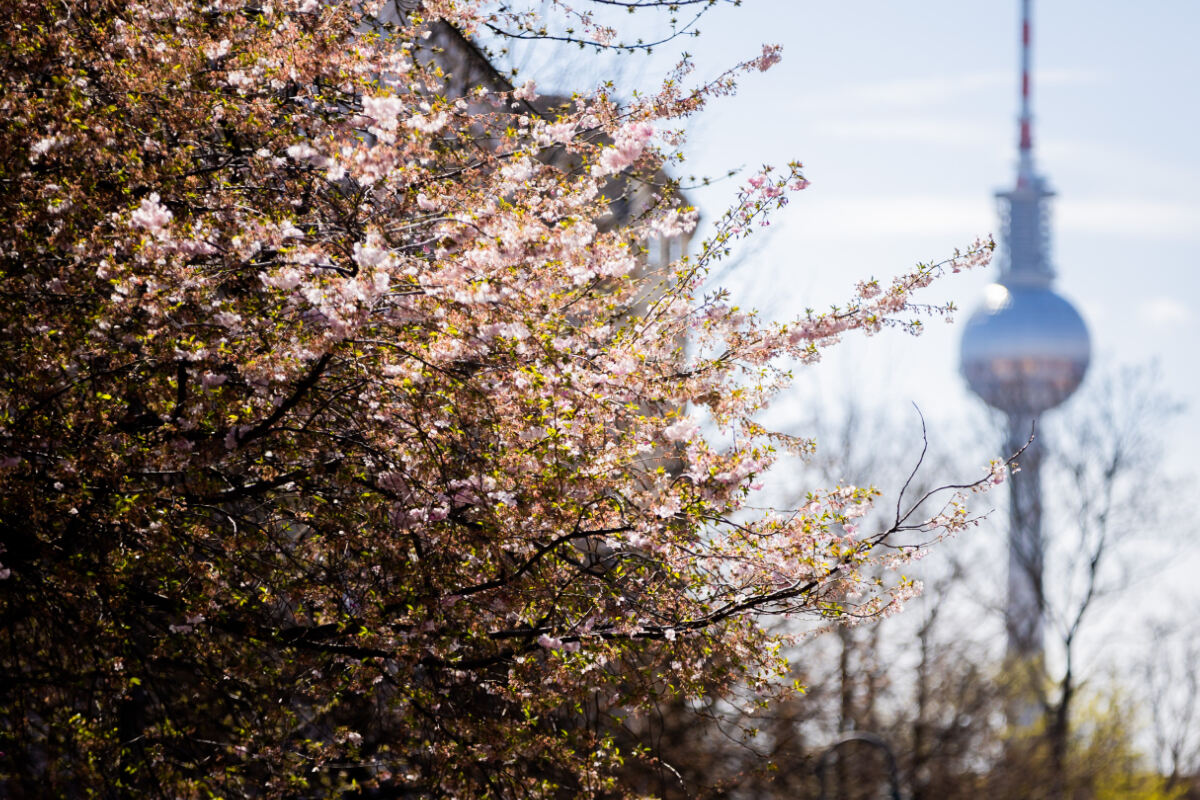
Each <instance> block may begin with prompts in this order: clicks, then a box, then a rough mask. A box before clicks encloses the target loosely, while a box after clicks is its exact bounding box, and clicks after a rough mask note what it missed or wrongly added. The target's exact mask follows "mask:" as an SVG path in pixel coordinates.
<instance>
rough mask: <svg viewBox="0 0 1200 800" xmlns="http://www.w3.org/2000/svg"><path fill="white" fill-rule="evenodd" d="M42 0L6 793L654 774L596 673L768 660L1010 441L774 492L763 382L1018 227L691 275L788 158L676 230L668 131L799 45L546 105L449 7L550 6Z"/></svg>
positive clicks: (14, 417) (6, 121)
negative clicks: (769, 274)
mask: <svg viewBox="0 0 1200 800" xmlns="http://www.w3.org/2000/svg"><path fill="white" fill-rule="evenodd" d="M9 8H10V24H9V25H8V26H6V27H5V30H4V32H3V33H2V34H0V36H3V48H2V50H0V52H2V53H3V56H2V60H0V69H2V70H3V77H2V79H0V80H2V84H0V85H2V86H3V87H4V91H3V93H0V120H2V122H0V184H2V190H0V292H2V293H3V300H4V302H3V303H2V304H0V354H2V355H0V542H2V546H3V551H2V552H0V565H2V566H0V598H2V599H0V613H2V615H3V624H2V625H0V631H2V633H0V636H2V644H0V652H3V655H2V656H0V730H2V731H3V732H2V733H0V751H2V755H0V786H2V787H3V792H4V793H5V794H7V795H9V796H47V795H63V796H76V795H79V796H83V795H93V794H95V795H103V796H110V795H111V796H124V795H133V796H154V797H217V796H225V797H241V796H267V797H283V796H288V797H293V796H298V797H308V796H332V795H339V794H343V793H348V794H350V795H351V796H376V797H382V796H460V797H508V796H514V797H515V796H521V797H525V796H560V795H570V796H599V795H605V796H608V795H614V796H616V795H622V794H625V793H627V791H628V787H623V786H620V785H618V783H617V781H616V778H615V776H616V775H617V773H618V768H619V766H620V764H621V763H622V762H623V761H624V760H626V759H631V758H639V757H640V756H641V754H640V753H639V752H638V751H637V750H636V749H630V748H625V749H622V747H621V746H619V745H618V744H617V742H616V739H615V738H614V737H613V736H612V735H611V732H610V731H609V730H608V729H607V728H606V727H605V725H603V724H601V719H602V718H603V717H604V712H605V710H606V709H617V708H620V709H637V708H639V707H645V706H647V705H649V704H653V703H654V702H656V699H657V698H658V697H659V696H660V695H662V694H664V693H666V694H669V695H671V696H672V697H681V698H689V697H698V696H700V695H702V694H707V695H713V694H716V695H719V694H720V693H721V692H722V691H724V690H726V689H727V688H728V687H730V686H732V685H734V684H735V683H740V682H745V681H748V682H749V684H750V685H752V686H758V687H760V688H763V689H764V690H765V689H767V688H769V687H770V686H771V685H772V683H773V681H775V679H776V678H777V677H779V676H781V675H785V674H786V672H787V665H786V663H785V661H784V659H783V658H781V656H780V652H781V650H780V647H781V640H780V637H779V636H777V635H775V634H772V633H769V632H768V630H767V628H766V627H765V625H764V621H765V620H767V619H769V618H772V617H774V616H777V615H781V614H794V613H803V614H812V615H818V616H821V617H825V618H828V619H829V620H831V621H836V620H838V619H841V618H843V617H846V616H847V615H853V616H855V617H857V618H861V617H863V616H868V615H873V614H879V613H884V612H888V611H891V610H894V609H895V608H896V607H897V605H898V604H899V603H900V602H901V601H902V600H903V599H904V598H905V597H907V596H909V595H911V594H912V593H913V592H914V591H915V589H916V587H915V586H914V585H913V584H912V583H911V582H910V581H907V580H905V579H903V578H902V577H901V576H900V575H899V572H898V569H899V567H900V566H901V565H902V564H903V563H904V561H905V560H906V559H907V558H908V557H909V556H910V555H911V551H910V550H905V549H892V548H890V547H889V548H877V547H876V545H878V544H879V543H880V542H882V541H883V539H884V537H885V536H889V535H894V534H896V533H897V532H901V531H904V530H918V531H921V532H922V540H923V541H927V540H929V539H930V538H931V537H936V536H938V535H941V534H944V533H946V532H951V531H954V530H956V529H958V528H961V527H962V526H964V525H966V524H968V523H969V521H970V517H969V516H968V512H967V511H966V509H965V507H964V506H963V494H964V493H966V492H967V491H968V490H970V489H972V488H979V487H980V486H983V485H985V484H986V483H988V482H990V481H991V480H995V479H997V478H998V477H999V476H1000V475H1001V474H1002V471H1003V468H1004V467H1003V465H1002V464H998V465H995V466H994V467H993V470H992V472H991V473H989V474H988V475H987V476H986V477H985V478H984V479H982V480H981V481H980V482H979V483H977V484H971V485H967V486H963V487H957V489H954V487H951V488H952V489H954V490H952V491H950V492H949V493H947V494H945V495H943V497H944V498H945V500H944V503H943V504H942V505H941V506H940V510H939V511H938V512H937V513H936V514H935V515H934V516H933V517H918V516H917V515H916V514H915V513H912V512H905V509H904V508H902V507H901V506H899V505H898V506H897V514H896V517H895V520H894V523H893V524H892V525H891V526H890V530H888V531H882V532H880V533H879V534H878V535H866V534H865V533H856V532H855V531H854V528H853V520H854V519H855V518H857V517H859V516H861V515H862V513H864V512H865V510H866V509H867V508H868V507H869V506H870V504H871V503H872V501H873V499H874V497H875V495H876V492H875V491H874V490H873V489H870V488H858V487H852V486H835V487H833V488H829V489H816V488H814V489H813V490H812V491H811V492H810V493H809V494H808V496H807V498H806V499H805V502H804V505H803V507H801V508H798V509H782V510H775V511H771V512H767V513H761V512H753V513H752V512H751V510H750V509H749V507H748V506H747V500H748V498H750V497H752V495H753V490H754V486H755V482H756V478H757V476H758V475H760V474H761V473H762V472H763V471H764V470H766V469H767V468H768V467H769V466H770V464H771V463H772V460H773V459H774V458H775V455H776V453H777V452H785V451H788V450H796V449H799V450H803V449H805V448H806V447H807V444H806V443H805V442H804V441H803V440H796V439H792V438H790V437H787V436H783V435H781V434H776V433H772V432H770V431H768V430H765V429H764V428H763V427H762V426H761V425H759V424H758V423H756V422H755V415H756V414H757V413H758V412H760V411H761V410H762V409H763V408H765V407H766V405H767V404H768V403H769V402H770V400H771V398H772V397H773V396H774V395H776V394H777V393H778V392H779V391H780V390H781V389H783V388H784V387H786V386H788V385H789V382H790V381H791V379H792V375H791V373H790V372H789V368H793V367H796V366H797V365H803V364H804V363H807V362H811V361H813V360H815V359H817V358H818V357H819V354H820V351H821V349H822V348H824V347H826V346H828V345H831V344H833V343H834V342H836V341H837V339H838V338H839V337H840V336H842V335H843V334H846V333H848V332H852V331H863V332H866V333H872V332H875V331H877V330H879V329H881V328H882V327H884V326H898V327H902V328H904V327H907V328H910V329H911V328H915V327H917V326H919V325H920V318H921V317H922V316H925V315H926V314H928V313H934V312H937V311H939V310H940V309H939V308H938V307H936V306H925V305H920V304H918V303H916V302H915V301H914V299H913V293H914V292H916V291H917V290H919V289H921V288H923V287H925V286H927V285H928V284H929V283H930V282H931V281H932V280H934V279H935V278H936V277H937V276H938V275H940V274H941V273H943V272H946V271H957V270H959V269H962V268H965V267H970V266H975V265H978V264H980V263H983V262H985V261H986V260H987V257H988V255H989V253H990V246H988V245H987V244H977V245H976V246H973V247H972V248H970V249H968V250H966V251H965V252H963V253H956V254H955V255H954V256H953V257H951V258H950V259H948V260H946V261H945V262H943V263H940V264H930V265H919V266H917V267H916V268H915V269H913V270H912V271H911V272H909V273H907V274H904V275H902V276H900V277H898V278H896V279H895V280H894V281H893V282H891V283H890V284H880V283H879V282H877V281H864V282H862V283H860V284H859V285H858V287H857V290H856V291H855V292H854V295H853V297H852V298H851V299H850V300H849V302H847V303H846V304H845V305H843V306H840V307H838V308H835V309H832V310H830V311H829V312H826V313H820V314H818V313H806V314H801V315H799V316H798V317H797V318H796V319H794V320H792V321H790V322H785V323H767V322H764V321H762V320H760V319H759V318H757V317H756V316H754V315H753V314H750V313H747V312H744V311H742V310H739V309H738V308H736V307H733V306H732V305H730V304H729V303H728V301H727V298H726V296H725V295H724V294H722V293H713V294H707V295H706V294H702V293H701V290H700V287H701V286H702V285H703V283H704V281H705V278H706V275H708V274H709V271H710V269H711V268H712V265H713V264H715V263H716V262H717V261H718V260H719V259H720V258H722V257H723V256H724V255H725V254H727V253H728V252H729V250H730V249H731V248H732V247H733V246H734V244H735V243H736V241H737V240H739V239H741V238H743V237H745V236H746V235H748V234H749V233H750V232H751V231H752V230H753V228H754V227H755V226H757V225H759V224H760V223H761V222H762V221H763V220H765V218H766V215H767V214H768V213H769V212H771V211H774V210H776V209H778V208H779V207H781V206H782V205H784V204H785V202H786V199H787V196H788V194H789V193H790V192H793V191H797V190H800V189H803V188H804V186H805V180H804V178H803V176H802V174H801V172H800V168H799V165H798V164H793V165H789V166H788V167H787V168H786V169H783V170H772V169H769V168H764V169H763V170H762V171H761V172H759V173H757V174H755V175H754V176H752V177H750V178H748V180H747V182H746V184H745V185H744V187H743V188H742V189H741V190H740V191H739V192H738V193H737V195H736V198H735V199H734V200H733V203H732V205H731V207H730V209H729V210H728V211H727V212H726V213H725V214H724V215H723V216H721V217H719V219H718V220H717V222H716V224H715V225H714V226H713V232H712V234H711V236H710V238H709V239H708V240H706V241H705V242H704V243H703V244H702V245H701V246H700V247H699V248H698V250H697V252H695V253H694V254H693V255H691V256H689V257H685V258H682V259H680V260H678V261H676V262H675V263H672V264H670V265H669V266H667V267H665V268H664V269H659V270H652V269H650V268H648V267H647V266H646V264H645V260H644V259H643V258H642V254H643V252H644V250H645V247H646V244H647V242H649V241H651V240H653V239H654V238H656V237H670V236H675V235H680V234H682V233H684V232H686V231H688V230H689V229H690V228H691V227H692V226H694V225H695V221H696V212H695V211H694V210H693V209H691V208H688V207H687V206H686V205H685V204H683V203H682V201H681V199H680V197H679V195H678V193H677V192H676V191H674V188H673V187H672V185H671V183H670V181H668V180H665V179H664V178H663V172H662V166H663V162H664V159H666V158H667V157H668V156H670V155H671V154H672V153H673V152H674V149H675V148H676V147H677V146H678V145H679V135H678V133H677V131H676V129H675V128H674V127H672V126H674V125H676V124H677V123H678V122H679V121H680V120H682V119H683V118H685V117H687V116H688V115H691V114H694V113H696V112H698V111H699V110H700V109H702V108H703V107H704V106H705V104H706V103H707V102H708V101H709V100H710V99H712V98H713V97H716V96H718V95H721V94H724V93H727V92H728V91H731V90H732V88H733V85H734V82H735V80H736V79H737V78H738V77H739V76H741V75H742V74H744V73H747V72H753V71H755V70H758V69H765V68H767V67H769V66H770V65H771V63H773V62H774V61H775V60H777V58H778V57H779V53H778V51H777V50H776V49H774V48H770V47H768V48H765V49H764V50H763V52H762V53H761V54H760V55H758V56H757V57H755V58H752V59H750V60H748V61H746V62H745V63H743V64H741V65H739V66H737V67H735V68H734V69H733V70H731V71H730V72H728V73H726V74H725V75H723V76H721V77H720V78H718V79H717V80H716V81H714V82H711V83H707V84H702V85H697V86H694V87H691V88H688V85H687V78H686V74H687V65H686V64H685V65H683V66H682V67H681V68H680V70H679V71H678V72H677V73H676V74H674V75H671V76H669V77H668V79H667V80H666V81H665V82H664V84H663V89H662V91H661V92H660V93H658V94H656V95H654V96H645V97H638V98H635V99H634V100H633V101H632V102H629V103H627V104H624V105H622V104H619V103H618V102H617V101H616V99H615V98H614V97H613V96H611V94H609V93H608V92H607V91H606V90H605V89H603V88H601V89H597V90H595V91H592V92H583V93H580V94H579V95H577V96H576V98H575V100H574V102H573V104H572V105H571V106H570V107H569V108H564V109H563V110H562V111H561V113H559V114H557V115H555V116H552V117H548V116H544V115H542V114H540V113H538V112H537V111H536V110H535V108H536V106H535V104H534V101H535V99H536V88H535V86H534V85H533V84H532V83H525V84H523V85H522V86H521V87H520V88H518V89H512V88H507V89H506V88H503V87H499V86H497V85H496V84H495V82H494V81H490V82H480V83H478V84H475V85H467V86H465V87H462V86H460V87H459V88H456V89H454V90H453V91H452V90H451V89H450V88H448V87H451V86H453V85H454V81H455V80H456V78H457V77H460V76H456V75H454V74H453V73H452V70H451V68H450V67H449V66H448V63H447V61H446V59H445V58H444V57H442V56H441V55H439V51H438V49H437V48H435V47H432V46H431V45H430V44H429V42H430V39H429V37H430V35H431V32H434V31H435V30H438V29H440V30H447V29H449V30H453V31H456V32H458V34H461V35H463V36H466V37H470V36H471V35H472V34H473V33H474V32H475V31H476V30H478V29H479V28H480V27H481V26H488V27H489V28H490V29H492V30H497V31H510V32H512V31H516V32H520V31H534V32H536V31H538V28H537V27H536V21H535V20H534V18H533V17H532V16H530V15H528V14H526V13H524V12H521V13H519V14H518V13H516V12H511V11H506V10H505V7H504V6H491V5H488V4H486V3H483V2H479V1H478V0H458V2H451V0H426V2H424V3H423V4H419V5H418V6H417V7H416V8H413V9H411V10H410V13H406V14H400V15H392V17H387V16H380V13H379V9H378V8H375V7H372V6H370V5H369V4H367V5H362V4H352V3H332V4H326V3H319V2H314V0H275V1H274V2H271V3H264V4H261V5H258V6H252V5H245V4H243V3H241V2H232V1H230V0H212V1H211V2H194V0H143V2H135V3H127V2H115V1H114V0H77V1H74V2H66V3H49V2H43V0H16V2H14V3H12V4H10V6H9ZM386 19H391V20H392V21H391V22H384V21H382V20H386ZM580 19H581V24H582V25H583V27H582V28H581V30H582V31H584V33H586V35H587V36H590V37H592V38H593V39H594V40H596V41H598V42H600V43H605V41H608V40H610V37H609V32H608V31H607V29H601V28H599V27H588V26H589V25H593V23H591V22H590V18H588V17H586V15H585V16H583V17H581V18H580ZM438 26H443V27H441V28H438ZM433 41H437V40H436V38H435V39H434V40H433ZM635 188H636V190H637V191H639V192H640V193H641V196H645V197H648V198H649V200H648V202H647V203H646V204H645V205H644V208H641V209H640V210H639V211H638V213H637V215H636V216H635V217H633V218H631V219H616V218H614V217H613V216H612V214H611V211H612V209H613V207H614V205H615V204H616V202H617V201H618V199H619V197H618V196H616V194H614V193H628V192H632V191H634V190H635ZM913 507H915V506H913ZM905 508H907V507H905ZM890 541H894V538H893V539H892V540H890ZM879 575H888V576H891V577H889V578H880V577H878V576H879Z"/></svg>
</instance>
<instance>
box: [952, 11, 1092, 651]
mask: <svg viewBox="0 0 1200 800" xmlns="http://www.w3.org/2000/svg"><path fill="white" fill-rule="evenodd" d="M1030 5H1031V0H1022V2H1021V79H1020V86H1021V112H1020V117H1019V139H1018V151H1017V152H1018V160H1017V181H1016V185H1015V186H1014V187H1013V188H1012V189H1009V190H1007V191H1002V192H997V194H996V198H997V200H998V201H999V206H1000V216H1001V245H1002V252H1001V263H1000V278H999V280H998V281H997V282H996V283H994V284H992V285H991V286H989V287H988V288H987V293H986V297H985V298H984V302H983V305H982V306H981V307H980V308H979V309H978V310H977V311H976V312H975V313H974V314H973V315H972V316H971V318H970V320H969V321H968V322H967V325H966V330H964V331H963V339H962V362H961V368H962V373H963V376H964V377H965V378H966V379H967V382H968V384H970V387H971V390H972V391H973V392H975V394H977V395H979V397H980V398H982V399H983V401H984V402H985V403H987V404H988V405H989V406H991V407H992V408H995V409H998V410H999V411H1001V412H1003V414H1004V415H1005V418H1006V423H1007V436H1006V442H1005V449H1006V454H1012V453H1015V452H1017V451H1019V450H1021V449H1022V448H1024V451H1023V452H1022V453H1021V455H1020V457H1019V458H1018V460H1017V463H1018V465H1019V468H1020V469H1019V471H1017V472H1016V473H1015V474H1014V475H1013V476H1012V480H1011V483H1010V506H1009V507H1010V516H1009V563H1008V602H1007V611H1006V625H1007V629H1008V652H1009V654H1010V656H1015V657H1020V658H1024V659H1035V658H1038V657H1040V655H1041V653H1042V649H1043V641H1042V639H1043V635H1042V629H1043V623H1044V612H1045V607H1046V603H1045V597H1044V593H1043V576H1042V568H1043V560H1044V559H1043V553H1044V543H1043V531H1042V491H1041V475H1040V473H1041V463H1042V457H1043V454H1044V452H1045V448H1046V442H1045V437H1044V436H1043V434H1042V432H1041V430H1040V429H1039V428H1037V427H1036V425H1037V420H1038V418H1039V417H1040V416H1041V415H1043V414H1044V413H1045V412H1047V411H1049V410H1050V409H1052V408H1054V407H1055V406H1057V405H1059V404H1060V403H1062V402H1063V401H1064V400H1066V399H1067V398H1068V397H1070V396H1071V394H1072V393H1073V392H1074V391H1075V390H1076V389H1077V388H1078V387H1079V384H1080V383H1081V382H1082V381H1083V376H1084V373H1085V372H1086V371H1087V368H1088V362H1089V360H1090V354H1091V344H1090V341H1089V338H1088V331H1087V326H1086V325H1085V324H1084V322H1083V319H1082V317H1080V315H1079V312H1078V311H1076V310H1075V307H1074V306H1072V305H1071V303H1070V302H1069V301H1067V300H1066V299H1064V298H1063V297H1062V296H1061V295H1059V294H1058V293H1057V292H1055V291H1054V289H1053V288H1052V286H1053V283H1054V268H1053V265H1052V260H1051V255H1050V219H1049V204H1048V201H1049V199H1050V198H1051V197H1053V196H1054V193H1053V192H1052V191H1051V190H1050V189H1049V187H1048V186H1047V183H1046V180H1045V178H1044V177H1042V176H1041V175H1039V174H1038V172H1037V171H1036V169H1035V167H1034V161H1033V118H1032V111H1031V90H1032V72H1031V69H1030V56H1031V46H1032V41H1031V38H1032V37H1031V30H1032V29H1031V8H1030ZM1031 436H1032V437H1033V438H1032V440H1031V438H1030V437H1031Z"/></svg>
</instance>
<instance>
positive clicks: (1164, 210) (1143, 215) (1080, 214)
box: [1054, 195, 1200, 240]
mask: <svg viewBox="0 0 1200 800" xmlns="http://www.w3.org/2000/svg"><path fill="white" fill-rule="evenodd" d="M1054 212H1055V223H1054V224H1055V227H1056V229H1057V230H1059V231H1063V232H1070V233H1084V234H1091V235H1108V236H1112V235H1117V236H1127V237H1135V238H1147V239H1149V238H1152V239H1164V238H1169V239H1186V240H1196V239H1200V204H1197V203H1175V202H1168V201H1161V200H1151V199H1139V198H1122V199H1118V200H1108V199H1095V200H1091V199H1087V198H1077V197H1076V198H1073V197H1070V196H1069V195H1068V196H1065V197H1063V198H1061V199H1060V200H1058V202H1056V203H1055V207H1054Z"/></svg>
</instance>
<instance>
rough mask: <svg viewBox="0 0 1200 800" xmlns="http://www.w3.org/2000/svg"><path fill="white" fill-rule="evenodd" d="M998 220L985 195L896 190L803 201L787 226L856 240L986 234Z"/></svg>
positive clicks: (820, 235)
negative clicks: (885, 193) (899, 192)
mask: <svg viewBox="0 0 1200 800" xmlns="http://www.w3.org/2000/svg"><path fill="white" fill-rule="evenodd" d="M995 225H996V222H995V213H994V210H993V208H992V204H991V202H990V200H989V199H988V198H987V197H986V196H971V197H954V196H937V195H893V196H884V197H878V196H877V197H871V198H855V199H840V198H830V199H824V198H822V199H821V200H820V201H816V200H815V198H814V201H813V202H805V203H804V204H803V210H802V211H800V210H798V211H797V213H795V214H794V215H791V216H790V217H789V221H788V226H789V227H792V228H794V230H795V232H796V233H797V234H799V235H801V236H803V237H805V238H806V239H855V240H859V241H861V240H863V239H865V238H869V237H875V236H893V237H894V236H950V237H957V238H958V239H962V238H964V237H968V238H969V237H974V236H978V235H984V234H987V233H988V232H990V231H992V230H993V229H994V227H995Z"/></svg>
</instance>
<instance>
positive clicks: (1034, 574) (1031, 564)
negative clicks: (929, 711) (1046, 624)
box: [1004, 414, 1046, 663]
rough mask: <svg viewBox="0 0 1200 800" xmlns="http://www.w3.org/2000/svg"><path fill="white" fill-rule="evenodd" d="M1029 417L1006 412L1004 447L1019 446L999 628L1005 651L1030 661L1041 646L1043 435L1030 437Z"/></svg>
mask: <svg viewBox="0 0 1200 800" xmlns="http://www.w3.org/2000/svg"><path fill="white" fill-rule="evenodd" d="M1033 425H1034V420H1033V418H1032V417H1028V416H1025V415H1023V414H1013V415H1009V417H1008V431H1007V436H1006V438H1007V441H1006V443H1005V445H1006V452H1009V453H1015V452H1017V451H1018V450H1020V449H1021V448H1022V447H1024V448H1025V450H1024V452H1022V453H1021V456H1020V458H1019V459H1018V463H1019V465H1020V470H1019V471H1018V472H1016V473H1015V474H1014V475H1013V476H1012V480H1011V481H1010V483H1009V523H1008V526H1009V527H1008V603H1007V607H1006V609H1005V620H1004V623H1005V628H1006V631H1007V634H1008V655H1009V657H1010V658H1016V659H1019V660H1020V661H1022V662H1026V663H1030V662H1034V661H1037V660H1039V659H1040V658H1041V656H1042V652H1043V647H1044V643H1043V620H1044V616H1045V607H1046V603H1045V593H1044V584H1043V568H1044V563H1045V558H1044V553H1045V546H1044V542H1043V538H1042V478H1041V472H1042V456H1043V453H1044V452H1045V450H1044V447H1045V443H1044V437H1043V435H1042V434H1041V432H1040V431H1039V432H1038V434H1037V436H1036V437H1035V438H1034V439H1033V440H1032V441H1030V440H1029V435H1030V431H1032V430H1033Z"/></svg>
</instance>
